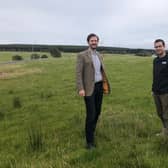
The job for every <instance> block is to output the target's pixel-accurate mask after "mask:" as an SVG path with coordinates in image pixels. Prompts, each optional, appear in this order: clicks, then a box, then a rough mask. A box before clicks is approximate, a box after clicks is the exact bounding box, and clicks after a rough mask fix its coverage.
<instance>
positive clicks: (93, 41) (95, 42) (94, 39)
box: [88, 36, 99, 50]
mask: <svg viewBox="0 0 168 168" xmlns="http://www.w3.org/2000/svg"><path fill="white" fill-rule="evenodd" d="M98 43H99V40H98V38H97V37H96V36H93V37H91V38H90V40H89V42H88V44H89V47H90V48H91V49H93V50H94V49H96V48H97V46H98Z"/></svg>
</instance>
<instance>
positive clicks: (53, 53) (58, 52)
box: [50, 48, 62, 57]
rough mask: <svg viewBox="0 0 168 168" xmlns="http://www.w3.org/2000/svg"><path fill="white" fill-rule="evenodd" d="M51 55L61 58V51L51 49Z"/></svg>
mask: <svg viewBox="0 0 168 168" xmlns="http://www.w3.org/2000/svg"><path fill="white" fill-rule="evenodd" d="M50 54H51V56H52V57H61V56H62V54H61V51H60V50H59V49H58V48H51V49H50Z"/></svg>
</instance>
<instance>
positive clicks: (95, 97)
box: [84, 82, 103, 143]
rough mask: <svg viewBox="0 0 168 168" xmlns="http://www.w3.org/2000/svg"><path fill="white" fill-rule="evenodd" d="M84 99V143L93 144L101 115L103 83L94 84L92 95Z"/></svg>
mask: <svg viewBox="0 0 168 168" xmlns="http://www.w3.org/2000/svg"><path fill="white" fill-rule="evenodd" d="M84 99H85V105H86V123H85V133H86V142H87V143H93V142H94V132H95V129H96V124H97V120H98V118H99V115H100V113H101V105H102V99H103V83H102V82H98V83H96V84H95V88H94V91H93V93H92V95H91V96H85V98H84Z"/></svg>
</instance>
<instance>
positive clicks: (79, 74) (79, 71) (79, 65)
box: [76, 54, 84, 92]
mask: <svg viewBox="0 0 168 168" xmlns="http://www.w3.org/2000/svg"><path fill="white" fill-rule="evenodd" d="M83 64H84V63H83V57H82V55H81V54H78V56H77V62H76V87H77V90H78V92H79V91H80V90H82V89H84V87H83V67H84V66H83Z"/></svg>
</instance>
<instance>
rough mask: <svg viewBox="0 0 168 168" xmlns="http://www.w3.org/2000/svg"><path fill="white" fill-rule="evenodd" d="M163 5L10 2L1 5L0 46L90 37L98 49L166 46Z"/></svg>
mask: <svg viewBox="0 0 168 168" xmlns="http://www.w3.org/2000/svg"><path fill="white" fill-rule="evenodd" d="M167 6H168V2H167V1H166V0H159V1H153V0H146V1H145V0H141V1H139V0H118V1H114V0H104V1H99V2H98V1H96V0H93V1H88V0H85V1H81V0H71V1H66V0H48V1H40V0H36V1H33V0H29V1H26V0H24V1H23V0H13V1H9V0H6V1H3V2H1V6H0V22H1V27H0V37H1V38H0V43H41V44H43V43H44V44H77V45H83V44H86V36H87V34H88V33H90V32H95V33H97V34H98V35H99V36H100V39H101V42H100V44H101V45H107V46H121V47H138V48H151V47H152V45H153V41H154V39H156V38H163V39H165V40H166V41H167V42H168V37H167V35H168V30H167V27H168V22H166V16H167V15H168V10H167Z"/></svg>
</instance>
